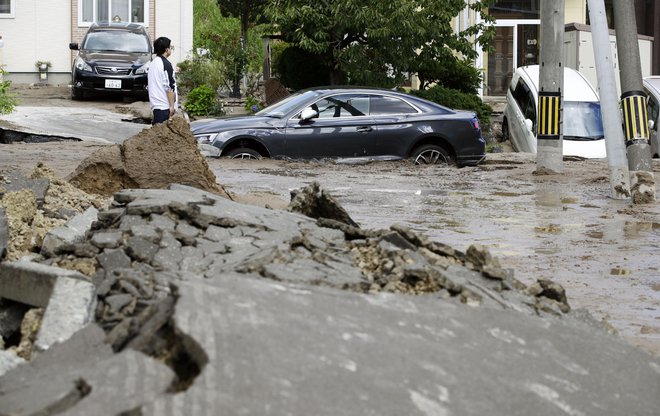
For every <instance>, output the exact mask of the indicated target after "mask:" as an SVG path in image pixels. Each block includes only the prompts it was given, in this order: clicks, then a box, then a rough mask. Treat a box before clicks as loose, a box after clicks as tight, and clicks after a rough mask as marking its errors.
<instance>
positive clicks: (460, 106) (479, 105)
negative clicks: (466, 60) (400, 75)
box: [410, 85, 493, 125]
mask: <svg viewBox="0 0 660 416" xmlns="http://www.w3.org/2000/svg"><path fill="white" fill-rule="evenodd" d="M410 93H411V94H412V95H416V96H418V97H421V98H424V99H426V100H429V101H433V102H434V103H438V104H440V105H444V106H445V107H449V108H453V109H456V110H470V111H474V112H475V113H477V117H478V118H479V121H480V122H481V124H484V125H485V124H488V123H490V115H491V114H492V112H493V109H492V107H491V106H489V105H488V104H485V103H484V102H483V101H482V100H481V98H479V96H477V95H475V94H466V93H464V92H461V91H458V90H453V89H450V88H445V87H441V86H439V85H436V86H434V87H431V88H429V89H428V90H423V91H419V90H414V91H411V92H410Z"/></svg>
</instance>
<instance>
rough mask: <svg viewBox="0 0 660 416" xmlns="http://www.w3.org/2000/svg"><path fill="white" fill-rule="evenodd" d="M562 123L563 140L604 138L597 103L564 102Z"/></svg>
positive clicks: (598, 104)
mask: <svg viewBox="0 0 660 416" xmlns="http://www.w3.org/2000/svg"><path fill="white" fill-rule="evenodd" d="M563 121H564V138H565V139H568V140H570V139H573V140H590V139H592V140H593V139H601V138H603V137H604V136H605V133H604V132H603V119H602V117H601V113H600V103H598V102H579V101H567V102H565V103H564V120H563Z"/></svg>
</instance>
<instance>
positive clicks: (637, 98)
mask: <svg viewBox="0 0 660 416" xmlns="http://www.w3.org/2000/svg"><path fill="white" fill-rule="evenodd" d="M621 107H622V109H623V134H624V136H625V139H626V145H627V146H629V145H631V144H633V143H636V142H638V141H640V140H641V141H642V142H644V141H646V142H648V140H649V115H648V113H647V111H646V94H644V93H643V92H642V91H628V92H625V93H623V94H621Z"/></svg>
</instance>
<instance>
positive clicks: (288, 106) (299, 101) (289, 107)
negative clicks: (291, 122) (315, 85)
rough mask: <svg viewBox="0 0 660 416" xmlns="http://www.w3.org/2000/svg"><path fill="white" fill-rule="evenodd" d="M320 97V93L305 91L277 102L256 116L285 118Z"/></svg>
mask: <svg viewBox="0 0 660 416" xmlns="http://www.w3.org/2000/svg"><path fill="white" fill-rule="evenodd" d="M319 95H320V92H318V91H305V92H301V93H298V94H293V95H290V96H288V97H286V98H285V99H283V100H281V101H278V102H276V103H275V104H273V105H270V106H268V107H266V108H264V109H263V110H261V111H259V112H258V113H256V114H255V115H257V116H266V117H278V118H279V117H284V116H285V115H286V114H288V113H289V112H291V111H293V110H296V109H298V108H299V107H300V106H302V105H303V104H304V103H306V102H307V101H309V100H311V99H312V98H313V97H317V96H319ZM301 110H302V109H301Z"/></svg>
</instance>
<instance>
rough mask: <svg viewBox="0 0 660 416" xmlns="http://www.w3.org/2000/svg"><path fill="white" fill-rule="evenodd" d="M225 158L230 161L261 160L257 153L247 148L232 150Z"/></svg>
mask: <svg viewBox="0 0 660 416" xmlns="http://www.w3.org/2000/svg"><path fill="white" fill-rule="evenodd" d="M227 157H228V158H230V159H261V155H260V154H259V152H257V151H256V150H253V149H250V148H248V147H239V148H236V149H232V150H230V151H229V152H227Z"/></svg>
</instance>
